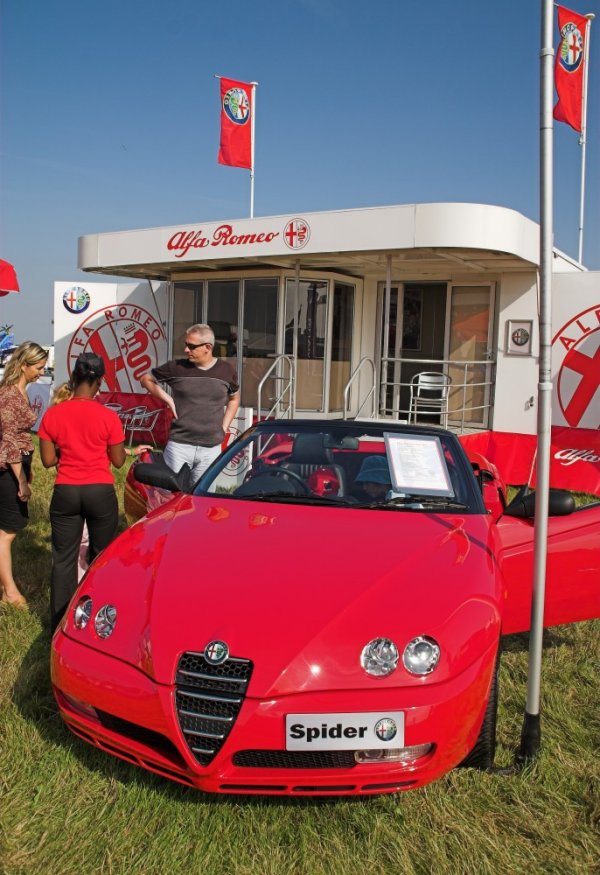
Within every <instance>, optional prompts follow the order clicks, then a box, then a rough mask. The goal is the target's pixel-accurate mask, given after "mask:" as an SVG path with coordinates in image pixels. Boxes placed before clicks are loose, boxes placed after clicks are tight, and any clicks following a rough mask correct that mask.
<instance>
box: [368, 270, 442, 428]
mask: <svg viewBox="0 0 600 875" xmlns="http://www.w3.org/2000/svg"><path fill="white" fill-rule="evenodd" d="M379 292H380V300H381V302H382V304H381V313H382V325H383V331H382V345H381V383H380V385H381V392H380V413H381V415H382V416H391V417H392V418H394V419H400V420H403V419H404V420H408V418H409V411H410V381H411V380H412V378H413V377H414V376H415V375H416V374H418V373H419V371H443V370H444V333H445V332H444V328H445V316H446V298H447V294H448V286H447V284H446V283H397V284H395V285H392V286H391V287H390V293H389V295H387V293H386V287H385V283H381V284H380V287H379Z"/></svg>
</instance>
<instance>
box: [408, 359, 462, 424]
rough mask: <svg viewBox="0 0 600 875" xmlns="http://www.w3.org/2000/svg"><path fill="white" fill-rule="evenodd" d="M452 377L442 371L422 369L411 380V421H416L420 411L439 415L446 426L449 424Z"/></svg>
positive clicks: (430, 414)
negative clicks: (449, 394)
mask: <svg viewBox="0 0 600 875" xmlns="http://www.w3.org/2000/svg"><path fill="white" fill-rule="evenodd" d="M451 382H452V379H451V377H449V376H448V374H443V373H441V372H440V371H421V372H420V373H418V374H415V375H414V377H413V378H412V380H411V381H410V407H409V421H410V422H416V421H417V417H418V414H419V413H424V414H425V415H426V416H439V417H440V423H441V425H443V427H444V428H446V427H447V425H448V392H449V389H450V383H451Z"/></svg>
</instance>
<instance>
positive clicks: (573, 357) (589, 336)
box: [553, 305, 600, 429]
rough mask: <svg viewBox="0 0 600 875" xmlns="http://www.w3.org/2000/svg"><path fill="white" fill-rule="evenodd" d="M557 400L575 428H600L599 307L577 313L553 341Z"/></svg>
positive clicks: (566, 417)
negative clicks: (560, 359)
mask: <svg viewBox="0 0 600 875" xmlns="http://www.w3.org/2000/svg"><path fill="white" fill-rule="evenodd" d="M561 353H562V355H563V356H564V357H563V358H562V362H560V364H559V367H558V374H557V378H556V384H555V393H556V400H557V401H558V405H559V407H560V411H561V413H562V415H563V416H564V418H565V423H566V424H567V425H570V426H571V427H572V428H590V429H598V428H600V306H598V305H596V306H595V307H590V308H589V309H588V310H584V311H583V312H582V313H578V314H577V316H575V317H574V318H573V319H571V321H570V322H567V324H566V325H563V327H562V328H561V329H560V331H559V332H558V334H557V335H556V337H555V338H554V340H553V355H554V356H556V358H557V359H558V358H559V357H560V355H561Z"/></svg>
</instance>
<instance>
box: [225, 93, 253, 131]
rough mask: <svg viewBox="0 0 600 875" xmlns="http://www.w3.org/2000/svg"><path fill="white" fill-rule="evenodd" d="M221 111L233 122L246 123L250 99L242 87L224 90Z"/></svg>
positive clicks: (248, 115) (248, 116) (237, 123)
mask: <svg viewBox="0 0 600 875" xmlns="http://www.w3.org/2000/svg"><path fill="white" fill-rule="evenodd" d="M223 112H224V113H225V115H226V116H227V118H228V119H229V121H231V122H233V123H234V124H236V125H245V124H246V122H247V121H248V119H249V118H250V101H249V100H248V95H247V94H246V92H245V91H244V89H243V88H230V89H229V91H227V92H225V97H224V98H223Z"/></svg>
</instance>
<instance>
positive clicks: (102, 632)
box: [94, 605, 117, 638]
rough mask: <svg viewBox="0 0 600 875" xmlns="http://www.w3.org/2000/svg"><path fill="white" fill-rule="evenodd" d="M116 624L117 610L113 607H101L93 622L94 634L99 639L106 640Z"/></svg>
mask: <svg viewBox="0 0 600 875" xmlns="http://www.w3.org/2000/svg"><path fill="white" fill-rule="evenodd" d="M116 622H117V609H116V608H115V606H114V605H103V606H102V607H101V608H100V610H99V611H98V613H97V614H96V619H95V620H94V626H95V628H96V634H97V635H98V637H99V638H108V636H109V635H112V633H113V632H114V629H115V624H116Z"/></svg>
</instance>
